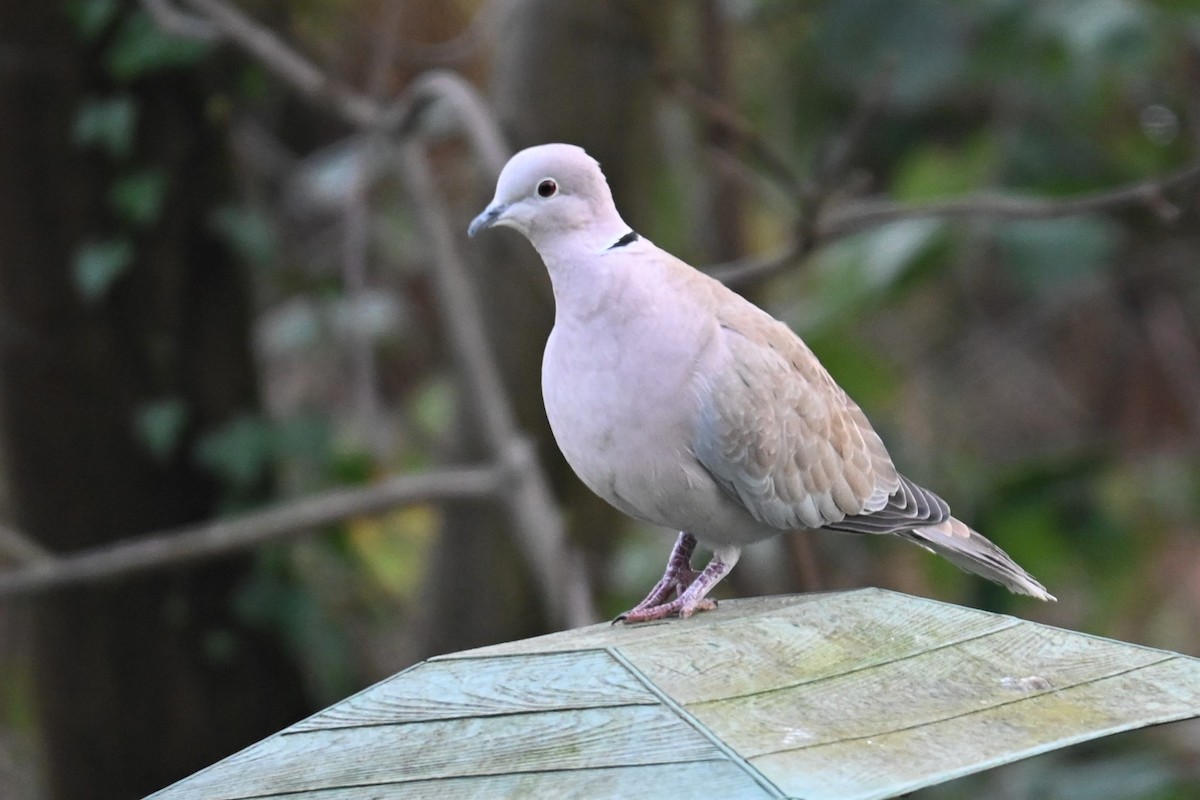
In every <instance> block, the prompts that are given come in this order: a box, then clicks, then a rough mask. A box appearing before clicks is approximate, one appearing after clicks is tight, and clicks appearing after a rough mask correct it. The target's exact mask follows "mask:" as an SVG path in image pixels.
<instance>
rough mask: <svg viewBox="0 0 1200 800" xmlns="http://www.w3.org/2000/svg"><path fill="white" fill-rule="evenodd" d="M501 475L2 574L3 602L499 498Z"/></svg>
mask: <svg viewBox="0 0 1200 800" xmlns="http://www.w3.org/2000/svg"><path fill="white" fill-rule="evenodd" d="M505 472H506V471H505V470H502V469H497V468H495V467H460V468H457V469H446V470H441V471H436V472H425V473H420V474H415V475H398V476H395V477H393V478H389V479H388V480H385V481H383V482H382V483H379V484H376V485H374V486H368V487H366V488H354V489H337V490H334V491H331V492H326V493H324V494H320V495H317V496H316V497H309V498H305V499H303V500H297V501H295V502H291V503H286V504H283V505H279V506H276V507H274V508H270V509H267V510H265V511H258V512H254V513H251V514H247V515H245V516H241V517H237V518H236V519H231V520H217V521H215V522H206V523H202V524H199V525H189V526H184V527H180V528H173V529H170V530H166V531H159V532H157V533H151V534H147V535H144V536H137V537H132V538H129V539H125V540H122V541H119V542H117V543H115V544H112V545H108V546H106V547H99V548H95V549H92V550H87V551H84V552H82V553H78V554H75V555H69V556H63V557H61V558H52V559H47V560H38V561H34V562H32V563H30V564H29V565H28V566H25V567H22V568H21V569H17V570H12V571H9V572H3V573H0V598H4V597H16V596H20V595H32V594H38V593H41V592H46V591H49V590H51V589H55V588H58V587H62V586H66V585H68V584H75V583H87V582H94V581H101V580H112V579H114V578H120V577H123V576H125V575H130V574H132V573H135V572H141V571H143V570H148V569H154V568H157V567H163V566H167V565H176V564H182V563H185V562H189V561H196V560H199V559H204V558H212V557H214V556H220V555H227V554H229V553H233V552H237V551H239V550H247V549H250V548H253V547H257V546H259V545H261V544H264V543H266V542H270V541H275V540H279V539H286V538H290V537H293V536H298V535H302V534H305V533H309V532H311V530H312V529H313V528H317V527H320V526H322V525H329V524H331V523H334V522H340V521H342V520H345V519H350V518H353V517H358V516H369V515H371V514H377V513H381V512H383V511H387V510H389V509H392V508H395V507H396V506H401V505H409V504H414V503H427V502H437V501H446V500H465V499H481V498H489V497H493V496H495V495H496V494H497V493H498V492H500V491H502V490H503V487H504V485H505V477H504V475H505Z"/></svg>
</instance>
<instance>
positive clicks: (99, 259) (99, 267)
mask: <svg viewBox="0 0 1200 800" xmlns="http://www.w3.org/2000/svg"><path fill="white" fill-rule="evenodd" d="M132 263H133V242H131V241H129V240H128V239H124V238H122V239H109V240H107V241H103V242H93V243H91V244H85V245H84V246H83V247H81V248H79V251H78V252H77V253H76V254H75V264H74V275H75V288H76V289H78V290H79V293H80V294H81V295H83V298H84V299H85V300H87V301H89V302H95V301H97V300H99V299H101V298H102V297H104V295H105V294H106V293H107V292H108V289H109V287H110V286H112V284H113V283H114V282H115V281H116V280H117V279H118V278H120V277H121V276H122V275H124V274H125V273H126V272H128V271H129V266H130V264H132Z"/></svg>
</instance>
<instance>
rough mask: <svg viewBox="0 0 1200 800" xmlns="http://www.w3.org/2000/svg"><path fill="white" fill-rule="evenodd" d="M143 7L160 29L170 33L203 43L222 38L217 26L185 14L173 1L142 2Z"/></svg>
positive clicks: (143, 0) (149, 0)
mask: <svg viewBox="0 0 1200 800" xmlns="http://www.w3.org/2000/svg"><path fill="white" fill-rule="evenodd" d="M142 7H143V8H145V9H146V11H147V12H148V13H149V14H150V16H151V17H153V18H154V22H155V23H156V24H157V25H158V27H160V28H162V29H163V30H164V31H167V32H168V33H173V34H175V35H177V36H184V37H186V38H188V39H198V40H200V41H202V42H213V41H216V40H218V39H220V38H221V36H222V34H221V31H220V29H219V28H217V26H216V25H213V24H212V23H211V22H209V21H208V20H206V19H202V18H201V17H194V16H192V15H191V14H185V13H183V12H182V11H180V10H179V9H178V8H176V7H175V6H173V5H172V4H171V0H142Z"/></svg>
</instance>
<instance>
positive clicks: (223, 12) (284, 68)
mask: <svg viewBox="0 0 1200 800" xmlns="http://www.w3.org/2000/svg"><path fill="white" fill-rule="evenodd" d="M183 2H185V3H187V5H189V6H191V7H192V8H193V9H195V10H196V11H199V12H200V13H202V14H203V15H204V16H205V17H206V18H207V19H208V20H209V21H210V22H211V23H212V24H213V26H214V27H215V28H216V29H218V30H219V31H220V32H221V33H222V34H224V35H225V36H226V37H227V38H228V39H229V40H230V41H232V42H234V43H235V44H237V45H238V46H239V47H241V48H242V49H244V50H246V51H247V52H249V53H250V54H251V55H253V56H254V57H255V58H256V59H257V60H258V61H259V62H260V63H262V65H263V66H264V67H266V68H267V69H269V70H271V71H272V72H274V73H275V75H276V76H277V77H279V78H281V79H282V80H284V81H286V82H287V83H289V84H291V85H292V86H293V87H295V88H296V89H297V90H298V91H299V92H300V93H301V94H303V95H304V96H305V97H307V98H308V99H309V100H312V101H313V102H314V103H316V104H318V105H321V106H327V107H330V108H332V109H333V110H334V111H336V112H337V113H338V115H339V116H340V117H342V118H343V119H345V120H348V121H350V122H352V123H353V124H355V125H357V126H360V127H368V128H369V127H371V126H373V125H374V124H375V123H376V122H377V121H378V117H379V111H380V107H379V106H378V105H377V104H376V103H373V102H372V101H371V100H370V99H369V98H367V97H364V96H363V95H360V94H358V93H357V92H355V91H354V90H353V89H351V88H350V87H348V86H346V85H345V84H344V83H341V82H340V81H335V80H333V79H331V78H330V77H329V76H327V75H326V74H325V73H324V72H322V71H321V69H320V68H319V67H317V66H316V65H315V64H313V63H312V62H310V61H308V60H307V59H305V58H304V57H303V56H301V55H300V54H299V53H297V52H296V51H295V50H292V49H291V48H290V47H288V46H287V45H286V44H284V43H283V42H282V41H281V40H280V39H279V37H278V36H276V35H275V33H274V32H273V31H271V30H270V29H268V28H265V27H263V26H262V25H259V24H258V23H257V22H255V21H254V20H253V19H251V18H250V17H248V16H246V15H245V14H243V13H242V12H241V11H239V10H238V9H236V8H234V7H233V6H231V5H229V4H228V3H226V2H224V0H183Z"/></svg>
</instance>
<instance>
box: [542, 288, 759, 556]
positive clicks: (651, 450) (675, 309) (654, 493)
mask: <svg viewBox="0 0 1200 800" xmlns="http://www.w3.org/2000/svg"><path fill="white" fill-rule="evenodd" d="M594 288H595V287H594ZM601 296H603V297H604V298H605V300H606V302H599V303H597V302H594V301H596V300H597V299H598V298H599V297H601ZM590 300H591V301H592V302H589V304H588V307H587V308H586V313H575V312H576V311H577V310H579V309H576V308H574V307H573V306H572V304H571V302H570V298H569V297H568V298H564V297H562V296H561V295H559V296H558V297H557V301H558V308H557V311H556V319H555V327H554V330H553V331H552V332H551V334H550V339H549V341H548V342H547V344H546V351H545V354H544V357H543V361H542V393H543V397H544V399H545V404H546V416H547V418H548V419H549V421H550V427H551V430H552V431H553V432H554V437H555V440H556V441H557V443H558V446H559V448H560V449H561V450H562V453H563V455H564V456H565V457H566V459H567V462H568V463H569V464H570V465H571V467H572V469H574V471H575V473H576V474H577V475H578V476H579V478H580V479H581V480H582V481H583V482H584V483H585V484H587V485H588V487H589V488H591V489H592V491H594V492H596V494H598V495H600V496H601V497H603V498H604V499H605V500H607V501H608V502H609V503H611V504H612V505H614V506H616V507H617V508H618V509H620V510H621V511H623V512H625V513H626V514H629V515H630V516H633V517H636V518H638V519H642V520H644V521H647V522H651V523H654V524H657V525H663V526H666V527H670V528H674V529H677V530H688V531H689V532H691V533H693V534H694V535H696V536H697V537H698V538H700V539H701V540H704V541H707V542H710V543H729V542H745V541H754V540H757V539H760V538H765V537H767V536H770V535H773V534H775V533H778V531H777V530H774V529H768V528H766V527H765V526H762V525H760V524H759V523H757V522H756V521H755V520H754V519H753V518H752V517H751V516H750V515H749V514H748V513H746V511H745V509H744V508H743V507H742V506H741V505H740V504H738V503H736V502H735V501H733V500H732V499H731V498H730V497H729V496H728V495H727V494H726V493H725V492H724V491H723V490H722V489H721V488H720V487H719V486H718V485H717V484H716V482H715V481H714V480H713V478H712V476H711V475H710V474H709V473H708V471H707V470H705V468H704V467H703V466H702V465H701V464H700V463H699V462H698V461H697V460H696V457H695V454H694V453H693V452H692V443H693V439H694V435H695V426H696V419H697V414H698V413H699V405H700V399H699V397H698V396H697V394H696V374H697V370H698V369H699V368H700V367H701V364H702V362H703V360H704V359H705V358H706V357H708V356H709V355H710V353H709V348H710V346H711V344H712V342H713V340H714V336H715V333H716V322H715V320H714V318H713V316H712V314H711V313H699V311H700V309H692V308H686V307H681V306H680V303H682V302H684V301H683V300H682V299H681V298H678V297H675V296H674V293H673V292H671V291H670V286H669V285H668V286H666V287H664V286H661V285H655V284H654V282H652V281H647V282H646V284H645V285H639V283H637V282H632V283H621V284H620V285H619V286H618V287H617V288H615V289H613V288H611V287H607V286H606V287H604V288H603V289H600V290H599V294H593V295H591V296H590ZM564 301H566V302H564Z"/></svg>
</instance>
